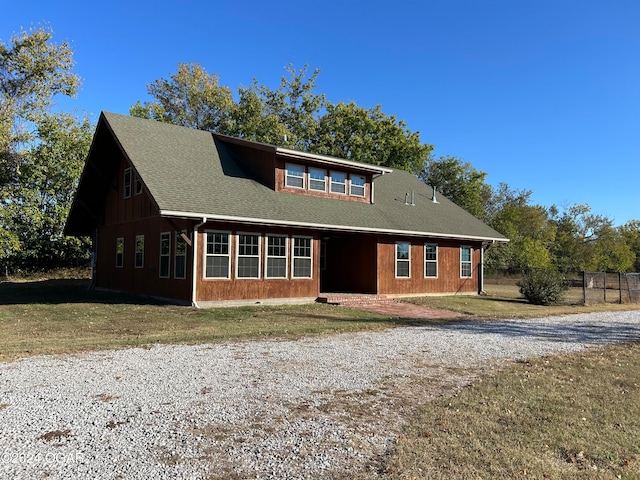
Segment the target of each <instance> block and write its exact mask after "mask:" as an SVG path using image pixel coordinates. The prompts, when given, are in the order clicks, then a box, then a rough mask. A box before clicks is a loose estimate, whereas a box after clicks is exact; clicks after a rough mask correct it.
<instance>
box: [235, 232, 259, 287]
mask: <svg viewBox="0 0 640 480" xmlns="http://www.w3.org/2000/svg"><path fill="white" fill-rule="evenodd" d="M237 251H238V259H237V261H236V277H237V278H260V235H257V234H254V233H239V234H238V250H237Z"/></svg>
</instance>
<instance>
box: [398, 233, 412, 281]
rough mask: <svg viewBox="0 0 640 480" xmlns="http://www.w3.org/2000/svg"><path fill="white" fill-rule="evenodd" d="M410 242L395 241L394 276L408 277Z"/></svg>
mask: <svg viewBox="0 0 640 480" xmlns="http://www.w3.org/2000/svg"><path fill="white" fill-rule="evenodd" d="M410 252H411V244H409V243H402V242H399V243H396V277H397V278H409V277H410V276H411V257H410Z"/></svg>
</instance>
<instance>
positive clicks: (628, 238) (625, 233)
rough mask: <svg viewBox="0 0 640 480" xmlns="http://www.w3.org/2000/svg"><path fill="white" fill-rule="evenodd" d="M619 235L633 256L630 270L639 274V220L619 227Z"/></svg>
mask: <svg viewBox="0 0 640 480" xmlns="http://www.w3.org/2000/svg"><path fill="white" fill-rule="evenodd" d="M619 231H620V234H621V235H622V238H623V240H624V242H625V243H626V244H627V245H628V247H629V249H630V250H631V252H632V253H633V254H634V255H635V260H634V261H633V266H632V267H631V270H633V271H635V272H640V220H630V221H628V222H627V223H625V224H624V225H622V226H621V227H619Z"/></svg>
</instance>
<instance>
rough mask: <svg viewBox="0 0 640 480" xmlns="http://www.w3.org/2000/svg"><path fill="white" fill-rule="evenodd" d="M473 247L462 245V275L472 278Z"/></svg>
mask: <svg viewBox="0 0 640 480" xmlns="http://www.w3.org/2000/svg"><path fill="white" fill-rule="evenodd" d="M471 272H472V268H471V247H460V276H461V277H463V278H471Z"/></svg>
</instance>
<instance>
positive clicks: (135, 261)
mask: <svg viewBox="0 0 640 480" xmlns="http://www.w3.org/2000/svg"><path fill="white" fill-rule="evenodd" d="M139 238H142V252H138V239H139ZM138 253H142V263H141V264H140V265H138ZM133 266H134V268H144V235H136V243H135V244H134V246H133Z"/></svg>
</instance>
